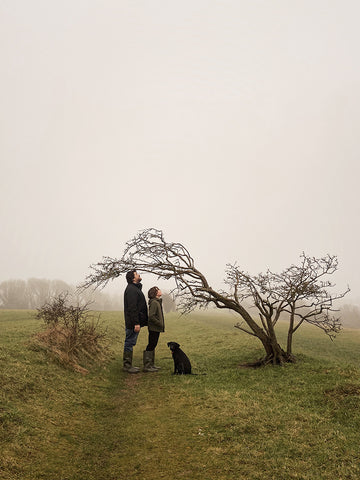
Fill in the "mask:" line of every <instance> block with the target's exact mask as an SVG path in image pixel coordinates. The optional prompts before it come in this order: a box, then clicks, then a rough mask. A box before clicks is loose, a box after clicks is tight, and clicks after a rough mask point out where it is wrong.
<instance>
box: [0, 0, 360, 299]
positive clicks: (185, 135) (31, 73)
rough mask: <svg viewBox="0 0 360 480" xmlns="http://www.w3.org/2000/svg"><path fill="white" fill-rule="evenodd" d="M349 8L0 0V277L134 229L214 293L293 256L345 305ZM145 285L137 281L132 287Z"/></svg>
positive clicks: (353, 65)
mask: <svg viewBox="0 0 360 480" xmlns="http://www.w3.org/2000/svg"><path fill="white" fill-rule="evenodd" d="M359 18H360V3H359V2H358V1H357V0H292V1H289V0H221V1H219V0H181V1H175V0H174V1H173V0H101V1H100V0H61V1H55V0H32V1H28V0H11V1H10V0H0V51H1V62H0V78H1V90H0V95H1V108H0V122H1V128H0V136H1V137H0V139H1V143H0V158H1V160H0V161H1V176H0V220H1V249H0V281H3V280H8V279H12V278H21V279H27V278H30V277H36V278H48V279H62V280H65V281H67V282H69V283H74V284H77V283H79V282H81V281H82V280H83V279H84V277H85V276H86V275H87V274H88V273H89V265H90V264H91V263H95V262H97V261H99V260H101V258H102V256H105V255H110V256H120V255H121V254H122V251H123V248H124V244H125V242H126V241H127V240H129V239H130V238H132V237H133V236H134V235H135V234H136V233H137V232H138V231H139V230H142V229H144V228H147V227H155V228H159V229H162V230H163V231H164V233H165V236H166V238H167V239H168V240H169V241H178V242H181V243H183V244H184V245H186V246H187V247H188V248H189V250H190V252H191V253H192V255H193V257H194V258H195V260H196V263H197V266H198V268H199V269H200V270H202V271H203V273H205V274H207V275H208V277H209V280H210V283H212V284H213V285H215V284H216V283H217V282H219V283H220V282H221V281H222V279H223V277H224V268H225V265H226V263H228V262H233V261H235V260H236V261H237V262H238V264H239V265H240V266H241V267H243V268H244V269H245V270H248V271H249V272H251V273H258V272H260V271H263V270H266V269H267V268H272V269H273V270H280V269H282V268H284V267H286V266H288V265H290V264H292V263H297V262H298V259H299V255H300V254H301V252H302V251H305V252H306V253H307V254H309V255H314V256H322V255H325V254H326V253H331V254H336V255H338V257H339V262H340V272H339V275H338V277H337V284H338V288H339V289H342V288H344V287H346V285H347V284H349V285H350V287H351V289H352V292H351V296H352V297H354V298H359V297H360V278H359V271H360V258H359V248H360V211H359V210H360V208H359V205H360V202H359V187H358V185H359V174H360V162H359V153H360V143H359V138H360V122H359V120H360V113H359V112H360V88H359V83H360V63H359V45H360V29H359ZM150 283H151V284H153V283H155V284H156V280H154V279H152V278H148V277H146V284H147V285H146V287H150V286H151V285H150Z"/></svg>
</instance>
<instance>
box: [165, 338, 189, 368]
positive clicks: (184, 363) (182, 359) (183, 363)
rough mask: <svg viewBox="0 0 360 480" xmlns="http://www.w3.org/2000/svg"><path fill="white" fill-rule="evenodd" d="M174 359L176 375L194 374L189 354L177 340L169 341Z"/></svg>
mask: <svg viewBox="0 0 360 480" xmlns="http://www.w3.org/2000/svg"><path fill="white" fill-rule="evenodd" d="M167 346H168V347H169V348H170V350H171V353H172V356H173V360H174V375H192V373H191V363H190V360H189V358H188V357H187V355H186V354H185V353H184V352H183V351H182V350H181V348H180V345H179V344H178V343H176V342H168V344H167Z"/></svg>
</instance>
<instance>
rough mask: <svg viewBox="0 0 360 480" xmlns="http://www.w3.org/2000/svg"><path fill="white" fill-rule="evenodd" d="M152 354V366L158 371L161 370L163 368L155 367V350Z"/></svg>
mask: <svg viewBox="0 0 360 480" xmlns="http://www.w3.org/2000/svg"><path fill="white" fill-rule="evenodd" d="M151 353H152V359H151V360H152V366H153V367H154V368H156V370H161V367H157V366H156V365H155V350H153V351H152V352H151Z"/></svg>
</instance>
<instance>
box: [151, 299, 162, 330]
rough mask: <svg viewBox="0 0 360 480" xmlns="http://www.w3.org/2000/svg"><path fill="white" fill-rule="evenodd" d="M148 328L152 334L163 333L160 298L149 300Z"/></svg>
mask: <svg viewBox="0 0 360 480" xmlns="http://www.w3.org/2000/svg"><path fill="white" fill-rule="evenodd" d="M148 328H149V330H151V331H152V332H165V323H164V313H163V309H162V299H161V298H150V300H149V320H148Z"/></svg>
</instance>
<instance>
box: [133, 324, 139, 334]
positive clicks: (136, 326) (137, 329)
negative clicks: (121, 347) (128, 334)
mask: <svg viewBox="0 0 360 480" xmlns="http://www.w3.org/2000/svg"><path fill="white" fill-rule="evenodd" d="M134 332H135V333H138V332H140V325H135V327H134Z"/></svg>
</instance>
